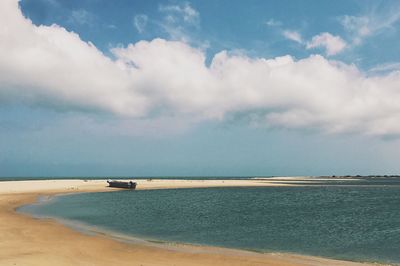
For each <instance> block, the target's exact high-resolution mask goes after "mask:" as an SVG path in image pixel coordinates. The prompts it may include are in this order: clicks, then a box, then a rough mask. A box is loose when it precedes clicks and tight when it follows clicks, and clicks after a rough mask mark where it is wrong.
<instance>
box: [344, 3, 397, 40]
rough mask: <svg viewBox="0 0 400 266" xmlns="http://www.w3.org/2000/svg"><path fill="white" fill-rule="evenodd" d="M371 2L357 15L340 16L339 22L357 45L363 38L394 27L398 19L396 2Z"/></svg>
mask: <svg viewBox="0 0 400 266" xmlns="http://www.w3.org/2000/svg"><path fill="white" fill-rule="evenodd" d="M371 3H373V4H372V6H368V5H366V11H365V12H364V13H363V14H361V15H358V16H348V15H346V16H342V17H340V18H339V21H340V23H341V24H342V26H343V27H344V29H345V30H346V31H347V33H348V34H349V35H350V37H351V38H352V43H353V44H354V45H359V44H361V43H362V41H363V40H364V39H365V38H368V37H371V36H374V35H376V34H379V33H380V32H382V31H385V30H388V29H395V24H396V23H397V22H399V20H400V4H399V3H398V2H396V1H395V2H388V3H379V2H378V3H375V2H371Z"/></svg>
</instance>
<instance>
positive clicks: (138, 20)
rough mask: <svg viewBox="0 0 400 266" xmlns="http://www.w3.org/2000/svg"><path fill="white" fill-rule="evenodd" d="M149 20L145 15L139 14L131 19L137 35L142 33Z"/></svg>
mask: <svg viewBox="0 0 400 266" xmlns="http://www.w3.org/2000/svg"><path fill="white" fill-rule="evenodd" d="M148 20H149V18H148V17H147V16H146V15H143V14H140V15H136V16H134V17H133V25H134V26H135V28H136V30H137V31H138V32H139V33H143V32H144V31H145V29H146V26H147V22H148Z"/></svg>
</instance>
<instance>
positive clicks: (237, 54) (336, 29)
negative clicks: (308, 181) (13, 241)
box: [0, 0, 400, 177]
mask: <svg viewBox="0 0 400 266" xmlns="http://www.w3.org/2000/svg"><path fill="white" fill-rule="evenodd" d="M399 26H400V2H399V1H378V0H377V1H361V0H339V1H317V0H315V1H308V0H298V1H289V0H279V1H278V0H268V1H264V0H251V1H236V0H233V1H232V0H229V1H228V0H214V1H200V0H192V1H178V0H171V1H157V0H149V1H131V0H129V1H128V0H117V1H107V0H79V1H78V0H21V1H17V0H4V1H1V2H0V177H12V176H270V175H346V174H351V175H356V174H363V175H368V174H399V173H400V164H399V163H398V162H399V161H398V158H399V156H400V139H399V136H400V104H399V103H400V53H399V47H400V31H399Z"/></svg>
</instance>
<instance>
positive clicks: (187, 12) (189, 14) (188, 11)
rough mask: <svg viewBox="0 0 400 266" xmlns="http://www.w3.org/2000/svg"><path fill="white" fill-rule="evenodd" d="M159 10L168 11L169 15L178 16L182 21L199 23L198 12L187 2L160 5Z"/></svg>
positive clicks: (171, 16)
mask: <svg viewBox="0 0 400 266" xmlns="http://www.w3.org/2000/svg"><path fill="white" fill-rule="evenodd" d="M159 10H160V11H161V12H165V13H169V14H170V15H169V17H170V18H173V15H174V16H179V17H181V18H182V19H183V21H185V22H187V23H190V24H194V25H197V24H198V23H199V19H200V14H199V12H197V10H196V9H194V8H193V7H192V6H191V5H190V4H189V3H188V2H185V3H183V4H181V5H160V7H159Z"/></svg>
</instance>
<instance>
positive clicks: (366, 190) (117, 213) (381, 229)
mask: <svg viewBox="0 0 400 266" xmlns="http://www.w3.org/2000/svg"><path fill="white" fill-rule="evenodd" d="M399 207H400V187H399V186H377V187H354V186H350V187H333V186H326V187H291V188H284V187H280V188H277V187H270V188H268V187H267V188H207V189H169V190H148V191H144V190H142V191H140V190H139V191H122V192H110V193H89V194H75V195H68V196H59V197H56V198H54V199H53V200H51V201H48V202H45V203H41V204H37V205H31V206H26V207H23V208H22V211H25V212H31V213H34V214H36V215H40V216H49V217H58V218H62V219H66V220H71V221H79V222H83V223H85V224H89V225H95V226H98V227H100V228H104V229H107V230H112V231H116V232H119V233H123V234H127V235H132V236H139V237H142V238H147V239H157V240H164V241H171V242H186V243H196V244H207V245H215V246H224V247H234V248H241V249H251V250H257V251H262V252H263V251H287V252H295V253H301V254H309V255H318V256H325V257H333V258H339V259H349V260H361V261H379V262H390V263H400V210H399Z"/></svg>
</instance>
